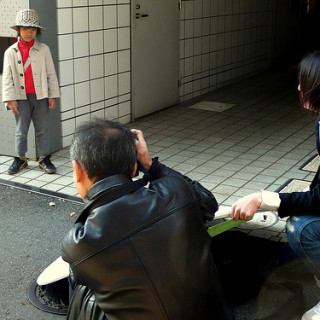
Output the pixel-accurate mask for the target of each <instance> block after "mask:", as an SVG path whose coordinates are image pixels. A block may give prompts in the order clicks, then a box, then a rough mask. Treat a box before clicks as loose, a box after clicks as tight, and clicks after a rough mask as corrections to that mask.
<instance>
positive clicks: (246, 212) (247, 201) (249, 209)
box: [230, 192, 262, 221]
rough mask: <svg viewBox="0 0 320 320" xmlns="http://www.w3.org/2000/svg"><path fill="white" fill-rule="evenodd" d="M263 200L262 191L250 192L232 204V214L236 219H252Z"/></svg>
mask: <svg viewBox="0 0 320 320" xmlns="http://www.w3.org/2000/svg"><path fill="white" fill-rule="evenodd" d="M261 202H262V195H261V192H257V193H252V194H249V195H248V196H246V197H244V198H242V199H240V200H238V201H237V202H235V203H234V204H233V205H232V208H231V213H230V216H231V217H233V219H234V220H235V221H237V220H250V219H251V218H252V216H253V215H254V214H255V213H256V212H257V211H258V209H259V208H260V205H261Z"/></svg>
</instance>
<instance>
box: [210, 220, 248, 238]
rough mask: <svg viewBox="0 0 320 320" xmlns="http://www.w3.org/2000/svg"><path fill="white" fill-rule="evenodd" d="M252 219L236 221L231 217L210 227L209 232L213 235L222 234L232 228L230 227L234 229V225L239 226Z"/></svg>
mask: <svg viewBox="0 0 320 320" xmlns="http://www.w3.org/2000/svg"><path fill="white" fill-rule="evenodd" d="M250 220H251V219H250ZM250 220H238V221H234V220H233V219H230V220H227V221H224V222H221V223H218V224H216V225H214V226H211V227H209V228H208V230H207V231H208V233H209V235H210V236H211V237H215V236H217V235H218V234H220V233H222V232H225V231H227V230H230V229H232V228H234V227H237V226H239V225H240V224H242V223H245V222H247V221H250Z"/></svg>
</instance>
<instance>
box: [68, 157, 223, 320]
mask: <svg viewBox="0 0 320 320" xmlns="http://www.w3.org/2000/svg"><path fill="white" fill-rule="evenodd" d="M149 174H150V181H151V182H150V185H149V187H148V188H145V187H140V188H138V189H137V190H135V191H133V192H131V193H129V194H126V195H123V196H121V197H120V198H117V199H115V200H113V201H111V202H109V203H107V204H104V205H103V204H102V205H99V206H98V207H97V208H95V209H93V210H89V215H88V217H87V218H83V216H82V214H81V215H80V217H79V219H78V222H76V224H75V225H74V227H73V229H72V230H71V231H70V232H69V233H68V234H67V236H66V238H65V240H64V242H63V247H62V257H63V259H64V260H65V261H67V262H69V263H70V265H71V271H72V275H73V280H74V282H75V283H76V284H77V287H76V290H75V292H74V295H73V298H72V301H71V306H70V308H69V313H68V315H67V319H74V320H75V319H77V320H84V319H86V320H88V319H99V320H102V319H108V320H120V319H121V320H125V319H128V320H156V319H170V320H191V319H192V320H195V319H197V320H201V319H221V320H222V319H224V320H225V319H229V318H228V316H226V314H225V313H224V312H225V310H224V305H223V301H222V297H221V289H220V284H219V281H218V276H217V274H216V269H215V266H214V262H213V259H212V256H211V253H210V243H211V240H210V237H209V236H208V233H207V231H206V228H205V226H204V223H203V219H208V218H212V217H213V215H214V212H215V211H216V210H217V208H218V205H217V202H216V200H215V198H214V196H213V195H212V194H211V192H209V191H208V190H206V189H205V188H203V187H202V186H201V185H200V184H199V183H197V182H194V181H191V180H190V179H189V178H187V177H185V176H182V175H181V174H180V173H178V172H176V171H174V170H172V169H169V168H167V167H166V166H164V165H162V164H160V163H158V162H157V159H156V160H154V161H153V164H152V167H151V169H150V171H149ZM131 183H132V181H131V179H130V178H129V177H127V176H123V175H115V176H111V177H108V178H106V179H104V180H101V181H99V182H97V183H96V184H94V185H93V186H92V188H91V189H90V190H89V193H88V195H87V197H88V201H89V203H93V204H94V202H95V201H97V199H98V198H99V195H100V199H102V198H105V199H107V198H108V197H111V198H112V197H113V196H112V193H113V192H114V190H116V189H117V188H119V187H121V186H122V187H123V186H127V185H130V184H131ZM101 194H102V197H101ZM85 211H86V210H85ZM87 211H88V210H87ZM87 213H88V212H87ZM87 213H86V214H87ZM86 214H85V215H86Z"/></svg>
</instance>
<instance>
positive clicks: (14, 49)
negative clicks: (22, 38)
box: [2, 41, 60, 102]
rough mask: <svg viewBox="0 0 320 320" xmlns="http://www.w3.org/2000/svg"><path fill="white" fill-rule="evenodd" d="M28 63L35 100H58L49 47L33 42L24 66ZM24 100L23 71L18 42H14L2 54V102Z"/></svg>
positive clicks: (56, 82) (57, 88) (57, 87)
mask: <svg viewBox="0 0 320 320" xmlns="http://www.w3.org/2000/svg"><path fill="white" fill-rule="evenodd" d="M29 61H30V63H31V68H32V75H33V82H34V88H35V91H36V97H37V99H38V100H40V99H44V98H58V97H59V96H60V92H59V84H58V79H57V75H56V72H55V68H54V64H53V61H52V56H51V52H50V49H49V47H48V46H47V45H46V44H44V43H40V42H38V41H35V42H34V45H33V46H32V48H31V49H30V52H29V58H28V59H27V61H26V63H25V65H27V64H28V63H29ZM25 99H27V95H26V91H25V83H24V69H23V63H22V57H21V54H20V51H19V48H18V42H16V43H14V44H13V45H11V46H10V47H9V48H8V49H7V50H6V52H5V54H4V61H3V74H2V101H3V102H8V101H11V100H25Z"/></svg>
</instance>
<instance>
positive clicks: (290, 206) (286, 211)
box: [278, 185, 320, 218]
mask: <svg viewBox="0 0 320 320" xmlns="http://www.w3.org/2000/svg"><path fill="white" fill-rule="evenodd" d="M279 196H280V199H281V203H280V207H279V210H278V214H279V216H280V217H281V218H282V217H286V216H299V215H300V216H301V215H312V216H320V185H316V186H315V187H314V188H313V189H312V190H310V191H307V192H292V193H280V194H279Z"/></svg>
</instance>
